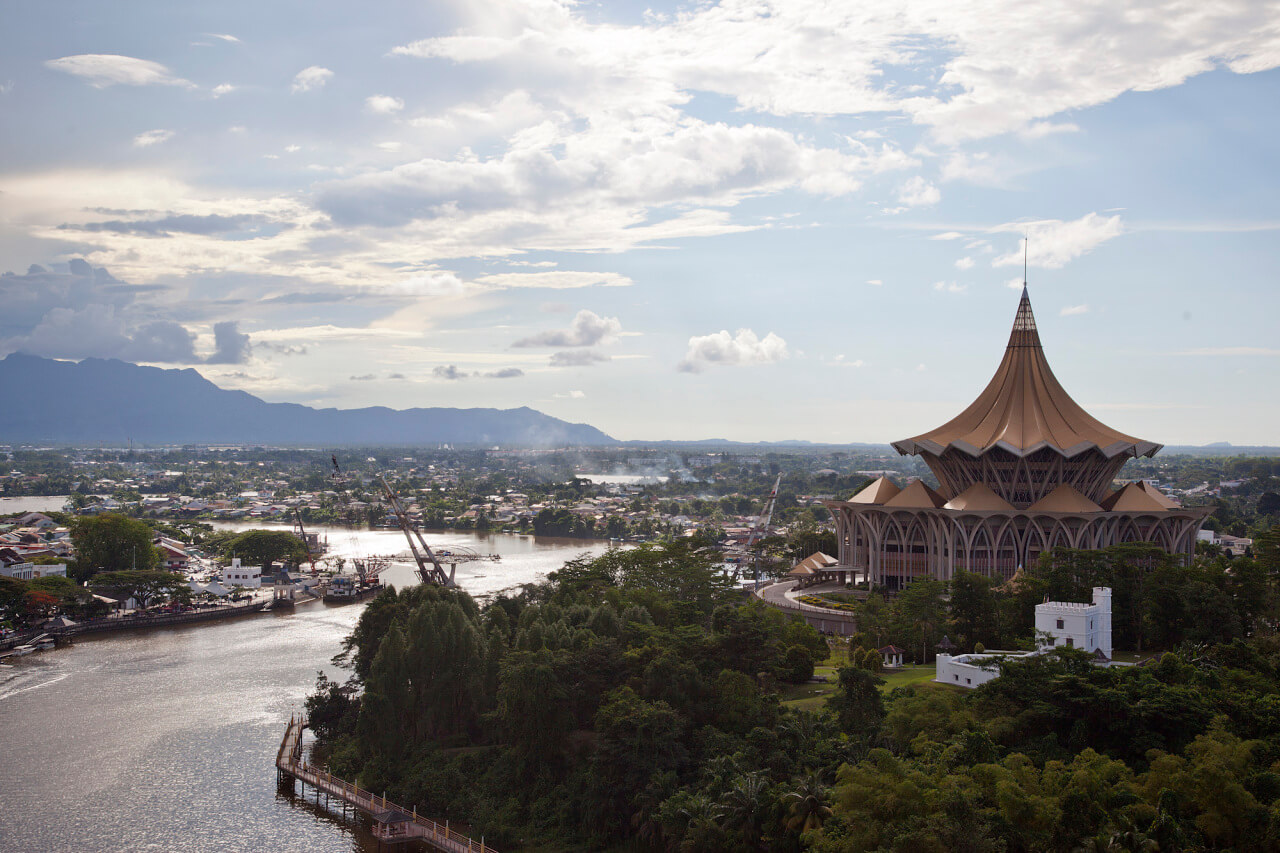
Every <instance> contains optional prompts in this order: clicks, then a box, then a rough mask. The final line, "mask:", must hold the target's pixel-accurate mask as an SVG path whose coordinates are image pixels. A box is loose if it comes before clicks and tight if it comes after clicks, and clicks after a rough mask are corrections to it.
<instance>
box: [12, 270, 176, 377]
mask: <svg viewBox="0 0 1280 853" xmlns="http://www.w3.org/2000/svg"><path fill="white" fill-rule="evenodd" d="M164 291H165V288H159V287H153V286H136V285H129V284H125V283H123V282H121V281H119V280H117V279H116V278H114V277H113V276H112V275H111V274H110V273H108V272H107V271H106V270H105V269H101V268H98V269H95V268H93V267H91V266H90V265H89V264H88V263H86V262H85V261H84V260H82V259H80V258H75V259H72V260H71V261H70V262H68V263H67V264H65V265H61V264H60V265H57V268H55V269H47V268H45V267H43V266H40V265H37V264H32V265H31V267H30V269H28V271H27V272H26V273H25V274H23V275H14V274H13V273H5V274H4V275H2V276H0V305H3V306H4V310H3V311H0V352H15V351H22V352H29V353H32V354H34V355H42V356H46V357H48V358H70V359H80V358H118V359H123V360H125V361H136V362H164V363H174V364H197V363H200V361H201V359H200V358H199V357H198V356H197V355H196V353H195V348H194V343H195V335H194V334H192V332H191V331H190V330H188V329H187V328H186V327H184V326H183V325H182V324H180V323H178V322H175V321H174V320H172V319H169V318H166V317H163V316H158V314H160V311H159V310H158V305H157V304H155V303H154V302H151V301H148V300H153V299H155V298H156V297H158V296H162V295H163V294H164Z"/></svg>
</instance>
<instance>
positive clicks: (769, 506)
mask: <svg viewBox="0 0 1280 853" xmlns="http://www.w3.org/2000/svg"><path fill="white" fill-rule="evenodd" d="M780 485H782V475H781V474H779V475H778V479H776V480H774V481H773V491H771V492H769V499H768V500H767V501H765V504H764V524H758V525H756V528H755V529H754V530H752V531H751V536H750V537H748V538H747V553H750V552H751V549H752V548H754V547H755V545H756V542H757V541H758V540H759V539H760V537H761V535H762V534H764V533H765V532H767V531H768V530H769V525H770V524H771V523H773V508H774V506H775V505H776V504H777V502H778V487H779V486H780ZM752 566H753V568H754V570H755V580H756V591H757V592H759V590H760V553H759V552H756V555H755V558H754V559H753V560H752Z"/></svg>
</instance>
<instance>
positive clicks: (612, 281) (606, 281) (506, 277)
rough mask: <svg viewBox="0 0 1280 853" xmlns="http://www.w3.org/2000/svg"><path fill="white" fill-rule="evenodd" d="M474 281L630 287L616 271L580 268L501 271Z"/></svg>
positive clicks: (496, 285) (503, 284) (502, 284)
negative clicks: (583, 269) (588, 270)
mask: <svg viewBox="0 0 1280 853" xmlns="http://www.w3.org/2000/svg"><path fill="white" fill-rule="evenodd" d="M475 283H476V284H478V285H483V286H485V287H491V288H495V289H506V288H513V287H545V288H548V289H551V290H570V289H573V288H578V287H630V286H631V284H632V281H631V279H629V278H627V277H626V276H625V275H623V274H622V273H616V272H585V271H580V270H545V271H543V272H501V273H492V274H490V275H482V276H480V277H478V278H476V279H475Z"/></svg>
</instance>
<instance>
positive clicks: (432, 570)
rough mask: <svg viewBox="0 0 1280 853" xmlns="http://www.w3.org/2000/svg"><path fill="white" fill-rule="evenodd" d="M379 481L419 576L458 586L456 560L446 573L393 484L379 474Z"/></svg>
mask: <svg viewBox="0 0 1280 853" xmlns="http://www.w3.org/2000/svg"><path fill="white" fill-rule="evenodd" d="M378 482H379V483H381V484H382V493H383V494H384V495H386V497H387V503H388V504H389V505H390V506H391V511H392V512H393V513H395V516H396V521H398V522H400V529H401V530H403V531H404V538H405V539H407V540H409V550H410V551H412V552H413V561H414V563H416V564H417V571H418V577H419V578H421V579H422V582H423V583H432V584H437V585H439V586H450V587H451V586H457V584H456V583H455V582H454V580H453V574H454V571H455V570H456V569H457V568H458V564H457V563H456V562H455V563H454V564H453V565H451V566H450V567H449V574H447V575H446V574H445V573H444V566H442V565H440V561H439V560H437V559H436V555H435V553H434V552H433V551H432V550H431V546H430V545H428V544H427V540H426V539H423V538H422V533H421V532H420V531H419V530H418V528H417V527H416V526H415V525H414V523H413V521H412V519H410V518H409V512H408V510H406V509H405V507H404V504H403V503H402V502H401V500H400V496H399V495H397V494H396V493H395V492H394V491H392V489H391V486H389V485H388V484H387V478H386V477H384V476H382V475H381V474H379V475H378ZM415 539H416V540H417V541H416V542H415V541H414V540H415ZM419 548H421V550H419Z"/></svg>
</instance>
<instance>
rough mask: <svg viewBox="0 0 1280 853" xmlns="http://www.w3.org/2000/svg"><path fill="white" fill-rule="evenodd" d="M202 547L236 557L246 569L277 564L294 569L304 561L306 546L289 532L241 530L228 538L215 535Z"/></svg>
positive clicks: (295, 535)
mask: <svg viewBox="0 0 1280 853" xmlns="http://www.w3.org/2000/svg"><path fill="white" fill-rule="evenodd" d="M206 547H210V548H212V549H213V550H214V551H215V552H216V553H218V554H220V555H222V556H225V557H230V556H235V557H239V558H240V560H241V562H243V563H244V564H245V565H246V566H267V565H269V564H271V563H279V562H288V563H292V564H294V565H297V564H299V563H302V562H304V561H305V560H306V559H307V548H306V546H305V545H303V544H302V540H301V539H299V538H298V536H297V534H295V533H293V532H292V531H289V530H245V531H243V532H241V533H235V534H233V535H229V536H228V535H225V534H223V535H216V536H214V537H211V538H210V539H209V540H208V541H207V542H206Z"/></svg>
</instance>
